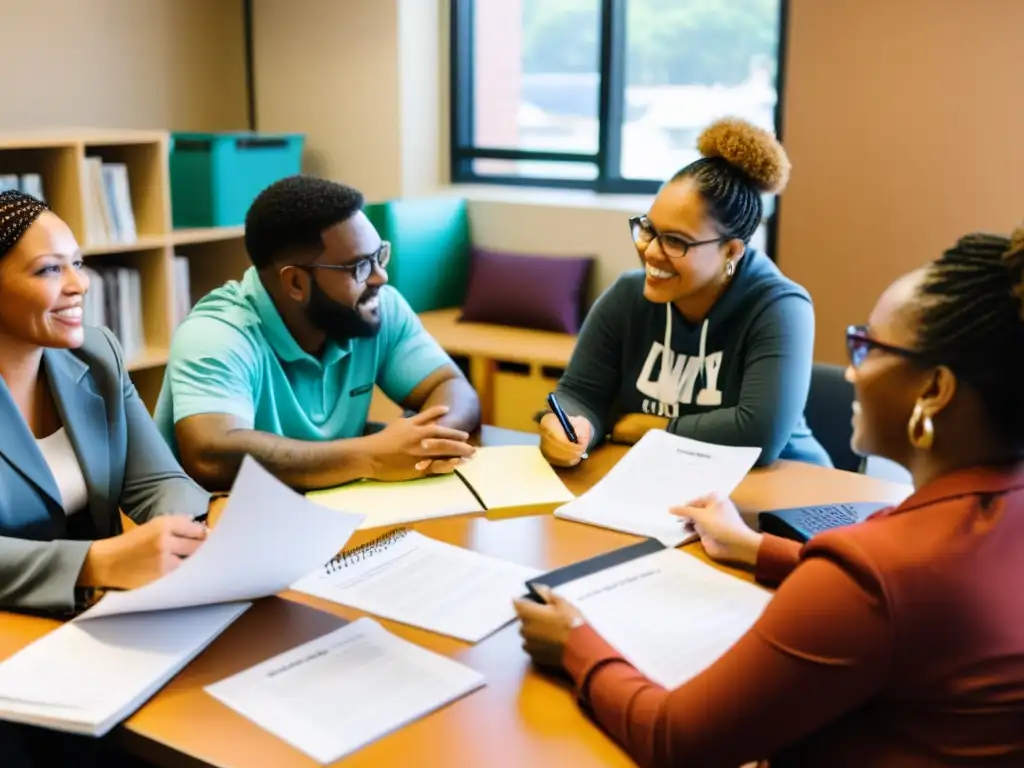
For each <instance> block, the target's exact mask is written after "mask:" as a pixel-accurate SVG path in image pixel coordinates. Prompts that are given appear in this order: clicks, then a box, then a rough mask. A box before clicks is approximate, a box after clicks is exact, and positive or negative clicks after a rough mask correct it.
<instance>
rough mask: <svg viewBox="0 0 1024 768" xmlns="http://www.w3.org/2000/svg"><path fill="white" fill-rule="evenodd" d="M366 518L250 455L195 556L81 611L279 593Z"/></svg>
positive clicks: (91, 615) (105, 612) (91, 613)
mask: <svg viewBox="0 0 1024 768" xmlns="http://www.w3.org/2000/svg"><path fill="white" fill-rule="evenodd" d="M362 520H363V518H362V516H361V515H351V514H339V513H337V512H333V511H331V510H328V509H324V508H323V507H321V506H320V505H318V504H314V503H313V502H311V501H307V500H306V499H304V498H303V497H302V496H301V495H300V494H297V493H295V492H294V491H292V490H291V489H290V488H288V487H287V486H285V485H284V484H283V483H281V482H280V481H278V480H277V479H276V478H274V477H273V476H272V475H271V474H270V473H269V472H267V471H266V470H265V469H264V468H263V467H261V466H260V465H259V464H257V463H256V462H255V461H254V460H253V459H251V458H249V457H246V458H245V460H244V461H243V463H242V468H241V470H240V471H239V473H238V477H237V479H236V480H235V484H234V487H233V489H232V491H231V494H230V496H229V497H228V502H227V504H226V505H225V507H224V511H223V513H222V514H221V516H220V519H219V520H218V521H217V525H216V527H214V528H213V529H212V530H210V532H209V535H208V537H207V539H206V541H204V542H203V544H202V546H201V547H199V549H198V550H196V552H195V554H194V555H192V556H191V557H188V558H186V559H185V560H183V561H182V563H181V565H180V566H178V567H177V568H176V569H175V570H173V571H171V572H170V573H168V574H167V575H165V576H163V577H161V578H159V579H157V580H156V581H153V582H151V583H149V584H147V585H146V586H144V587H139V588H138V589H132V590H129V591H126V592H108V593H107V594H106V595H105V596H104V597H103V598H102V599H101V600H100V601H99V602H98V603H97V604H96V605H94V606H93V607H92V608H90V609H89V610H88V611H86V612H85V613H83V614H82V615H81V616H80V617H79V618H80V619H86V620H89V619H96V618H99V617H102V616H111V615H114V614H119V613H131V612H134V611H162V610H168V609H170V608H184V607H188V606H193V605H206V604H210V603H228V602H235V601H239V600H255V599H257V598H260V597H267V596H269V595H273V594H276V593H278V592H281V591H283V590H285V589H287V588H288V586H289V585H290V584H291V583H292V582H294V581H295V580H296V579H298V578H301V577H302V575H303V574H306V573H309V572H310V571H311V570H312V569H313V568H315V567H317V566H318V565H323V564H324V563H326V562H327V561H328V560H330V559H331V558H332V557H333V556H334V555H335V553H337V552H338V550H340V549H341V548H342V547H344V546H345V543H346V542H347V541H348V540H349V537H350V536H351V535H352V533H353V532H354V531H355V530H356V528H357V527H358V526H359V524H360V523H361V522H362Z"/></svg>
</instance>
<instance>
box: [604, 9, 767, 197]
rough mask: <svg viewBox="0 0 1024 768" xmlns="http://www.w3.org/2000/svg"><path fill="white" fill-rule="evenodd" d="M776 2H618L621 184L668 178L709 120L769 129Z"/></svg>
mask: <svg viewBox="0 0 1024 768" xmlns="http://www.w3.org/2000/svg"><path fill="white" fill-rule="evenodd" d="M781 2H782V0H628V5H627V22H626V71H625V81H626V93H625V100H624V104H623V111H624V117H623V126H622V168H621V170H622V175H623V176H624V177H625V178H628V179H656V180H659V181H660V180H663V179H666V178H668V177H669V176H671V175H672V174H673V173H675V172H676V171H677V170H679V169H680V168H682V167H683V166H684V165H686V164H687V163H689V162H691V161H692V160H694V159H696V158H697V157H698V153H697V136H698V135H699V134H700V132H701V130H702V129H703V128H704V127H705V126H707V124H708V123H710V122H711V121H712V120H715V119H716V118H719V117H725V116H734V117H742V118H745V119H747V120H750V121H751V122H752V123H755V124H757V125H759V126H761V127H763V128H766V129H768V130H771V131H774V130H775V103H776V101H777V100H778V93H777V89H776V82H777V79H776V76H777V71H778V50H779V5H780V3H781Z"/></svg>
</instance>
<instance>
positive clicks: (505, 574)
mask: <svg viewBox="0 0 1024 768" xmlns="http://www.w3.org/2000/svg"><path fill="white" fill-rule="evenodd" d="M539 573H540V571H537V570H536V569H534V568H527V567H526V566H522V565H516V564H515V563H509V562H506V561H504V560H498V559H496V558H493V557H488V556H486V555H481V554H479V553H477V552H472V551H470V550H467V549H462V548H461V547H455V546H452V545H451V544H445V543H444V542H441V541H437V540H436V539H431V538H429V537H427V536H423V535H421V534H419V533H416V532H415V531H408V532H407V533H405V535H404V536H401V537H400V538H396V539H395V540H393V541H392V542H391V543H389V544H387V545H385V546H383V547H381V548H380V549H378V550H376V551H373V552H372V554H370V555H368V556H367V557H365V558H363V557H360V558H359V559H356V560H354V561H353V562H345V563H341V564H338V565H337V566H335V567H332V568H318V569H317V570H316V571H314V572H313V573H311V574H309V575H308V576H306V577H305V578H303V579H302V580H300V581H299V582H297V583H296V584H294V585H293V589H296V590H297V591H299V592H305V593H306V594H309V595H313V596H315V597H321V598H323V599H325V600H331V601H332V602H336V603H340V604H341V605H347V606H349V607H351V608H356V609H358V610H361V611H366V612H368V613H373V614H376V615H377V616H380V617H382V618H386V619H391V620H392V621H398V622H401V623H403V624H410V625H412V626H416V627H421V628H423V629H428V630H430V631H432V632H437V633H439V634H442V635H449V636H451V637H455V638H458V639H460V640H465V641H467V642H470V643H475V642H478V641H479V640H482V639H483V638H484V637H486V636H487V635H489V634H491V633H492V632H495V631H496V630H498V629H500V628H501V627H503V626H504V625H505V624H507V623H509V622H510V621H512V620H513V619H514V618H515V610H514V608H513V606H512V600H513V599H514V598H516V597H519V596H520V595H522V594H523V585H524V584H525V582H526V581H528V580H529V579H532V578H533V577H534V576H537V575H539Z"/></svg>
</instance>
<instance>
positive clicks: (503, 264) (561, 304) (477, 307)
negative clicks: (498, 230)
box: [459, 247, 594, 334]
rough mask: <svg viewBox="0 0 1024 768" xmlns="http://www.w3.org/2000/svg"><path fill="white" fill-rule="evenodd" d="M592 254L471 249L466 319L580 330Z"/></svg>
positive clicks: (475, 321) (562, 330)
mask: <svg viewBox="0 0 1024 768" xmlns="http://www.w3.org/2000/svg"><path fill="white" fill-rule="evenodd" d="M593 264H594V257H593V256H531V255H526V254H517V253H503V252H501V251H492V250H487V249H485V248H477V247H474V248H473V256H472V260H471V261H470V267H469V287H468V288H467V290H466V300H465V302H464V303H463V306H462V317H461V318H459V319H460V320H461V321H463V322H467V323H492V324H495V325H510V326H513V327H517V328H534V329H537V330H540V331H558V332H560V333H570V334H576V333H579V330H580V324H581V323H582V322H583V315H584V314H585V312H586V300H587V292H588V288H589V278H590V271H591V268H592V267H593Z"/></svg>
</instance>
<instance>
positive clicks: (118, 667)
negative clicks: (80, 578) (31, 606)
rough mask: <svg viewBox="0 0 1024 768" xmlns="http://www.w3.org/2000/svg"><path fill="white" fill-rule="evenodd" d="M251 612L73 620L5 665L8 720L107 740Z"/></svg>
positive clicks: (205, 609)
mask: <svg viewBox="0 0 1024 768" xmlns="http://www.w3.org/2000/svg"><path fill="white" fill-rule="evenodd" d="M249 605H250V604H249V603H226V604H220V605H208V606H200V607H196V608H181V609H179V610H175V611H158V612H156V613H132V614H124V615H121V616H109V617H107V618H105V619H101V620H96V621H78V620H74V621H69V622H67V623H65V624H64V625H63V626H61V627H59V628H58V629H55V630H54V631H53V632H51V633H49V634H48V635H44V636H43V637H41V638H40V639H39V640H37V641H35V642H34V643H31V644H30V645H28V646H26V647H25V648H23V649H22V650H21V651H19V652H18V653H16V654H15V655H14V656H12V657H11V658H9V659H8V660H7V661H5V662H4V663H2V664H0V716H2V717H3V718H4V719H7V720H14V721H17V722H22V723H32V724H36V725H43V726H46V727H50V728H55V729H58V730H64V731H71V732H74V733H84V734H91V735H95V736H100V735H103V734H104V733H106V732H107V731H108V730H109V729H110V728H112V727H113V726H114V725H116V724H117V723H118V722H120V721H121V720H123V719H124V718H126V717H128V716H129V715H131V714H132V713H133V712H134V711H135V710H136V709H137V708H138V707H139V706H141V705H142V703H143V702H144V701H145V700H146V699H148V698H149V697H150V696H151V695H152V694H153V693H155V692H156V691H157V690H158V689H159V688H160V687H161V686H162V685H163V684H164V683H165V682H167V680H169V679H170V678H171V677H172V676H173V675H175V674H176V673H177V672H178V671H179V670H181V669H182V668H183V667H184V666H185V665H186V664H187V663H188V662H189V661H190V660H191V659H192V658H194V657H195V656H196V655H198V654H199V652H200V651H202V650H203V648H205V647H206V646H207V645H208V644H209V643H210V642H212V641H213V640H214V639H215V638H216V637H217V636H218V635H219V634H220V633H221V632H223V631H224V630H225V629H227V627H228V626H229V625H230V624H231V622H233V621H234V620H235V619H237V618H238V617H239V616H241V615H242V613H243V612H244V611H245V610H246V609H247V608H248V607H249Z"/></svg>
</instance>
